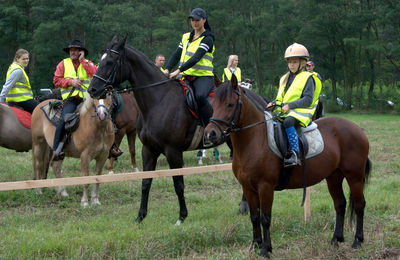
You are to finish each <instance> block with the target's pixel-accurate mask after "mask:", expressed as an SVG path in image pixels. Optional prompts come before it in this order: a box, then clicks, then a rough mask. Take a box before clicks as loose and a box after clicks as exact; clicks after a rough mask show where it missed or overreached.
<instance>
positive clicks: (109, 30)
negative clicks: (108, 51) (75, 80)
mask: <svg viewBox="0 0 400 260" xmlns="http://www.w3.org/2000/svg"><path fill="white" fill-rule="evenodd" d="M195 7H203V8H204V9H205V10H206V12H207V15H208V20H209V23H210V25H211V27H212V30H213V32H214V34H215V36H216V42H215V44H216V52H215V58H214V64H215V73H216V74H217V75H218V76H220V75H221V74H222V71H223V68H224V67H225V66H226V63H227V57H228V56H229V55H230V54H238V55H239V66H240V67H241V68H242V73H243V78H251V79H255V80H256V84H255V85H254V86H255V88H257V91H259V92H260V93H265V94H266V95H268V96H271V95H273V93H274V88H271V87H270V86H276V85H277V84H278V81H279V78H280V76H281V75H283V74H284V73H285V72H286V71H287V68H286V62H285V61H284V59H283V53H284V51H285V49H286V48H287V46H289V45H290V44H292V43H293V42H299V43H302V44H304V45H305V46H306V47H307V48H308V50H309V51H310V54H311V59H312V60H313V61H314V62H315V64H316V69H315V70H316V71H317V72H319V73H320V74H321V75H322V77H323V78H324V79H325V80H330V81H331V82H332V89H331V91H332V96H333V97H334V98H336V97H337V96H339V94H340V98H341V99H343V100H344V101H345V102H346V104H347V109H349V108H350V107H351V106H353V107H360V105H362V104H363V103H365V101H364V100H362V99H359V97H360V95H361V94H360V92H359V86H368V89H366V91H367V94H368V100H369V104H372V103H373V102H371V100H372V99H373V98H375V97H373V96H374V95H376V94H375V93H376V91H377V90H376V88H377V86H381V85H382V86H384V85H385V86H388V85H397V84H398V83H397V82H398V79H399V76H400V62H399V61H400V43H399V41H398V39H399V38H400V23H399V22H398V19H397V16H398V13H399V12H400V4H399V3H398V2H396V1H378V0H371V1H350V0H338V1H326V0H323V1H321V0H300V1H295V0H289V1H280V0H268V1H256V0H247V1H242V0H237V1H233V2H232V1H227V0H221V1H210V0H201V1H196V2H193V1H188V0H178V1H167V0H158V1H155V0H149V1H139V0H133V1H127V0H123V1H114V0H111V1H110V0H91V1H84V0H71V1H63V0H54V1H44V0H23V1H18V2H15V1H11V0H4V1H0V29H1V32H2V37H1V38H0V75H5V73H6V70H7V68H8V66H9V64H10V63H11V61H12V58H13V57H14V53H15V51H16V49H17V48H21V47H22V48H25V49H28V50H29V51H30V53H31V62H30V65H29V68H28V72H29V76H30V79H31V83H32V86H33V89H34V90H35V91H36V90H38V89H39V88H44V87H51V86H52V78H53V73H54V70H55V67H56V65H57V63H58V62H59V61H61V60H62V59H63V58H64V57H65V56H66V54H65V53H64V52H63V51H62V48H64V47H65V46H66V45H68V43H69V42H70V41H71V40H72V39H74V38H79V39H81V40H82V41H83V42H84V44H85V46H86V47H87V48H88V49H89V52H90V54H89V57H88V58H89V59H91V60H93V61H94V62H98V60H99V57H100V53H101V52H102V50H103V49H104V48H105V45H106V43H107V42H108V41H109V40H110V39H111V37H112V36H113V35H114V34H119V35H127V36H128V44H130V45H132V46H133V47H135V48H136V49H138V50H140V51H142V52H143V53H145V54H146V55H147V56H148V57H150V59H153V58H154V57H155V55H157V54H159V53H161V54H164V55H165V56H166V58H167V60H168V58H169V57H170V55H171V54H172V53H173V51H174V50H175V49H176V48H177V46H178V44H179V41H180V39H181V36H182V34H183V33H185V32H187V31H190V30H191V27H190V23H189V22H188V21H187V16H188V14H189V12H190V10H191V9H193V8H195ZM0 84H1V83H0ZM379 92H380V89H378V93H379ZM364 94H365V93H364V92H363V93H362V98H364V96H363V95H364ZM376 98H378V97H376ZM379 98H381V99H383V98H386V97H379ZM370 108H371V109H374V108H375V107H374V106H371V107H370Z"/></svg>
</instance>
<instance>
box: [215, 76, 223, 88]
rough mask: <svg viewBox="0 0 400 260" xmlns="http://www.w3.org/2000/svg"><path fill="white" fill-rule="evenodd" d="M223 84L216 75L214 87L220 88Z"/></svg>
mask: <svg viewBox="0 0 400 260" xmlns="http://www.w3.org/2000/svg"><path fill="white" fill-rule="evenodd" d="M221 84H222V81H221V80H220V79H219V78H218V76H217V75H215V74H214V86H215V87H218V86H219V85H221Z"/></svg>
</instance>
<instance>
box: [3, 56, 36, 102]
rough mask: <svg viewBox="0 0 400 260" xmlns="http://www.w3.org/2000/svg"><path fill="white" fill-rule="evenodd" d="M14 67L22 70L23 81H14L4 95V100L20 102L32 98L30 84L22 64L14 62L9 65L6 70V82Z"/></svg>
mask: <svg viewBox="0 0 400 260" xmlns="http://www.w3.org/2000/svg"><path fill="white" fill-rule="evenodd" d="M16 69H21V70H22V75H23V76H24V79H25V82H20V81H17V82H15V85H14V86H13V87H12V88H11V89H10V91H9V92H8V94H7V96H6V102H22V101H26V100H30V99H33V92H32V88H31V84H30V83H29V78H28V75H27V74H26V72H25V70H24V67H23V66H22V65H20V64H18V63H16V62H13V63H11V65H10V67H9V68H8V70H7V74H6V82H7V80H8V78H9V77H10V75H11V73H12V72H13V71H14V70H16Z"/></svg>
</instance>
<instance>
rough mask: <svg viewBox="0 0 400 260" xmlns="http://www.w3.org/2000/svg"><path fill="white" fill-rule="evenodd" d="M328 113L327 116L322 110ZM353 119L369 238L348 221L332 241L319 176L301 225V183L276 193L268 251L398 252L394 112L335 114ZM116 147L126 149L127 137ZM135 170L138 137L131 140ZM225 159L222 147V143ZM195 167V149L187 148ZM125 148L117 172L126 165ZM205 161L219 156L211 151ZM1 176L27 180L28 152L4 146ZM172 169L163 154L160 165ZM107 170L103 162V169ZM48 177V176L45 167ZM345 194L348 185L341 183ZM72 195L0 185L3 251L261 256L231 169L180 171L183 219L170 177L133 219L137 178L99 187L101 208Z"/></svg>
mask: <svg viewBox="0 0 400 260" xmlns="http://www.w3.org/2000/svg"><path fill="white" fill-rule="evenodd" d="M328 116H332V115H328ZM335 116H340V117H345V118H347V119H349V120H352V121H354V122H356V123H357V124H358V125H360V126H361V127H362V128H363V129H364V130H365V132H366V134H367V136H368V138H369V141H370V158H371V160H372V163H373V171H372V173H371V178H370V182H369V185H368V186H367V188H366V190H365V197H366V201H367V206H366V211H365V218H364V231H365V234H364V235H365V242H364V244H363V248H362V249H359V250H354V249H351V243H352V241H353V236H354V227H353V229H352V228H351V227H350V225H349V224H348V223H347V222H346V225H345V242H344V243H342V244H340V245H339V247H334V246H331V245H330V243H329V242H330V239H331V237H332V234H333V229H334V224H335V211H334V208H333V203H332V200H331V198H330V196H329V193H328V189H327V186H326V183H325V182H322V183H320V184H318V185H315V186H313V187H312V188H311V214H312V217H311V220H310V222H309V223H304V217H303V208H302V207H300V203H301V196H302V190H292V191H281V192H276V193H275V200H274V205H273V212H272V225H271V239H272V246H273V253H272V258H273V259H399V257H400V178H399V177H400V155H399V149H400V138H399V136H400V120H399V119H400V118H399V116H398V115H359V114H338V115H335ZM122 149H123V150H124V151H127V144H126V142H125V141H124V143H123V146H122ZM136 150H137V161H138V165H139V168H141V158H140V157H141V156H140V154H141V153H140V150H141V144H140V141H138V142H137V148H136ZM220 151H221V154H222V159H223V161H224V162H229V154H228V149H227V147H226V146H225V145H224V146H221V147H220ZM184 157H185V165H186V166H196V164H197V162H196V159H195V157H196V152H195V151H193V152H186V153H185V154H184ZM129 160H130V159H129V155H128V154H127V152H125V153H124V154H123V155H122V156H121V157H120V158H119V160H118V162H117V163H116V167H115V171H116V172H117V173H122V172H131V171H132V169H131V166H130V162H129ZM203 162H204V164H214V163H216V162H215V161H214V160H213V158H212V151H211V150H209V151H208V158H206V159H204V161H203ZM0 166H1V167H0V181H17V180H29V179H32V176H33V170H32V159H31V152H29V153H16V152H14V151H11V150H7V149H4V148H0ZM165 168H168V166H167V163H166V160H165V158H164V157H160V159H159V162H158V167H157V169H165ZM63 173H64V176H69V177H72V176H80V166H79V160H77V159H70V158H67V159H66V160H65V162H64V167H63ZM104 173H106V170H104ZM49 177H50V178H54V174H53V173H52V172H50V174H49ZM344 188H345V190H346V194H348V186H347V184H344ZM67 191H68V193H69V194H70V196H69V197H68V198H62V197H60V196H59V195H57V193H56V190H55V189H52V188H49V189H43V194H42V195H40V194H38V193H37V191H36V190H22V191H9V192H0V259H43V258H46V259H60V258H63V259H258V258H259V257H258V255H257V253H258V250H256V251H254V250H252V249H251V241H252V227H251V223H250V219H249V216H248V215H247V216H243V215H238V214H237V212H238V205H239V201H240V198H241V188H240V185H239V184H238V182H237V181H236V179H235V177H234V175H233V173H232V172H217V173H207V174H200V175H191V176H187V177H185V197H186V203H187V207H188V211H189V216H188V218H187V219H186V221H185V223H184V224H183V225H181V226H175V225H174V224H175V222H176V220H177V218H178V211H179V207H178V201H177V197H176V195H175V191H174V188H173V183H172V178H159V179H155V180H153V185H152V188H151V191H150V201H149V211H148V215H147V217H146V219H145V220H144V221H143V223H142V224H136V223H135V222H134V220H135V218H136V216H137V213H138V209H139V204H140V193H141V182H118V183H108V184H102V185H101V186H100V202H101V203H102V205H101V206H99V207H95V208H86V209H83V208H81V206H80V199H81V196H82V187H80V186H69V187H67Z"/></svg>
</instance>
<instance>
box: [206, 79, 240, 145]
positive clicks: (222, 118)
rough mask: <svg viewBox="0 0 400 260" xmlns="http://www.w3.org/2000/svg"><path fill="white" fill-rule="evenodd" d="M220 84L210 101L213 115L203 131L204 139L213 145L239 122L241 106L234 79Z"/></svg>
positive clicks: (238, 90) (219, 141)
mask: <svg viewBox="0 0 400 260" xmlns="http://www.w3.org/2000/svg"><path fill="white" fill-rule="evenodd" d="M218 84H220V85H219V86H218V87H217V88H216V91H215V94H214V97H213V99H212V101H211V104H212V108H213V115H212V117H211V118H210V123H209V124H208V125H207V127H206V128H205V130H204V138H205V139H206V141H211V142H212V143H214V144H219V143H221V142H223V140H225V138H226V137H227V136H228V135H229V134H230V132H231V131H232V129H233V127H234V126H235V125H237V124H238V123H239V121H240V112H241V106H242V100H241V92H240V88H239V85H238V82H237V79H236V77H235V76H234V75H233V76H232V79H231V81H225V82H224V83H220V82H219V83H218Z"/></svg>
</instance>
